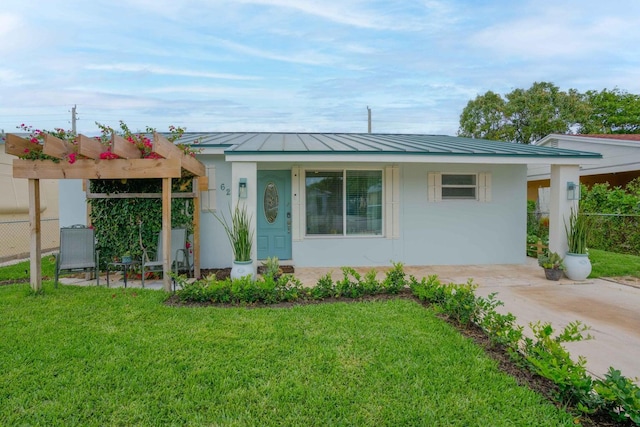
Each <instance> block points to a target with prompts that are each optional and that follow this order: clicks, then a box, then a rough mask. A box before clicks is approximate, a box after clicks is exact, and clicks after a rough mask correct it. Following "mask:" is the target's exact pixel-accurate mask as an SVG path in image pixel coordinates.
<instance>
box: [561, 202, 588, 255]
mask: <svg viewBox="0 0 640 427" xmlns="http://www.w3.org/2000/svg"><path fill="white" fill-rule="evenodd" d="M564 228H565V231H566V233H567V243H568V244H569V252H570V253H572V254H584V255H586V254H587V239H588V238H589V218H588V217H587V216H586V215H584V214H581V213H580V212H579V211H578V210H577V209H573V208H572V209H571V214H570V215H569V224H568V225H567V223H566V222H565V224H564Z"/></svg>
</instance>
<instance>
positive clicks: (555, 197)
mask: <svg viewBox="0 0 640 427" xmlns="http://www.w3.org/2000/svg"><path fill="white" fill-rule="evenodd" d="M569 182H573V183H575V184H576V185H578V186H579V185H580V166H579V165H570V166H568V165H551V199H550V200H549V250H550V251H551V252H557V253H558V254H560V255H561V256H564V254H565V253H567V250H568V249H569V245H568V244H567V234H566V231H565V227H564V224H565V221H566V222H568V221H569V215H570V214H571V209H572V208H573V209H578V200H567V183H569ZM576 191H577V190H576Z"/></svg>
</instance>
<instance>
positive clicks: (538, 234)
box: [527, 212, 640, 256]
mask: <svg viewBox="0 0 640 427" xmlns="http://www.w3.org/2000/svg"><path fill="white" fill-rule="evenodd" d="M584 215H586V216H588V217H589V241H588V242H587V245H588V247H589V248H592V249H602V250H605V251H609V252H615V253H620V254H631V255H640V215H636V214H607V213H584ZM548 240H549V214H548V213H547V212H528V213H527V254H528V255H530V256H535V248H534V245H535V244H536V243H537V242H538V241H541V242H542V244H543V245H546V244H548Z"/></svg>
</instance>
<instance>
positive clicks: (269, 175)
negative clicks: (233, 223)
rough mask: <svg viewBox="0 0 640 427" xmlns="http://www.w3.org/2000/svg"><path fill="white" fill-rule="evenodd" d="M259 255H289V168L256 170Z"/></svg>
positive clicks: (261, 256)
mask: <svg viewBox="0 0 640 427" xmlns="http://www.w3.org/2000/svg"><path fill="white" fill-rule="evenodd" d="M257 202H258V203H257V210H256V216H257V219H256V221H257V223H258V234H257V241H258V259H266V258H267V257H274V256H276V257H278V258H279V259H291V171H288V170H277V171H262V170H259V171H258V201H257Z"/></svg>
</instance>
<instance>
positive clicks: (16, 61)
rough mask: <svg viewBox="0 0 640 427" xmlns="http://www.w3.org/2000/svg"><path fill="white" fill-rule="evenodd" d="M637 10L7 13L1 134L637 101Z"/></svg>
mask: <svg viewBox="0 0 640 427" xmlns="http://www.w3.org/2000/svg"><path fill="white" fill-rule="evenodd" d="M638 46H640V2H638V1H637V0H619V1H613V2H611V1H610V2H603V1H592V0H580V1H578V0H575V1H562V0H555V1H547V0H531V1H513V0H510V1H503V0H494V1H476V0H466V1H462V0H457V1H440V0H422V1H396V0H386V1H376V0H374V1H365V0H362V1H361V0H322V1H291V0H234V1H216V0H183V1H179V0H128V1H125V2H123V1H117V0H110V1H104V0H91V1H87V0H79V1H75V0H56V1H49V0H40V1H37V0H3V2H2V8H1V9H0V57H1V58H2V60H1V61H0V100H1V102H0V129H4V130H5V131H6V132H14V131H17V130H16V128H15V127H16V125H18V124H20V123H26V124H30V125H33V126H34V127H37V128H44V129H53V128H54V127H63V128H67V129H68V128H70V127H71V124H70V117H71V113H70V110H71V107H72V106H73V105H77V111H78V117H79V121H78V122H77V127H78V131H79V132H81V133H86V134H94V133H95V132H96V131H97V127H96V125H95V122H96V121H97V122H100V123H104V124H109V125H112V126H114V125H117V123H118V120H124V121H125V122H126V123H128V124H129V126H130V127H131V128H132V129H144V128H145V127H146V126H151V127H155V128H157V129H158V130H167V127H168V126H169V125H172V124H173V125H178V126H185V127H187V130H188V131H301V132H303V131H309V132H316V131H318V132H366V131H367V106H369V107H370V108H371V109H372V118H373V120H372V121H373V131H374V132H384V133H428V134H447V135H454V134H455V133H456V131H457V129H458V120H459V116H460V113H461V112H462V109H463V108H464V107H465V105H466V104H467V102H468V101H469V100H471V99H473V98H475V97H476V96H477V95H478V94H483V93H485V92H486V91H488V90H492V91H494V92H497V93H500V94H504V93H507V92H509V91H511V90H512V89H514V88H519V87H520V88H528V87H529V86H531V84H532V83H533V82H535V81H550V82H553V83H555V84H556V85H558V86H559V87H560V88H561V89H563V90H568V89H569V88H575V89H578V90H580V91H586V90H590V89H593V90H601V89H604V88H608V89H612V88H614V87H618V88H620V89H623V90H627V91H628V92H632V93H640V78H639V76H640V55H638Z"/></svg>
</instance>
